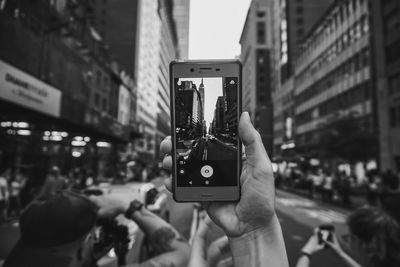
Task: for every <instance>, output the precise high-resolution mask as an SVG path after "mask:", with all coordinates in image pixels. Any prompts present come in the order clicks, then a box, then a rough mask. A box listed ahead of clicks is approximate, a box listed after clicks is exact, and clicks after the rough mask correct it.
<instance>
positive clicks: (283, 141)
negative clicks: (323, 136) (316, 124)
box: [270, 0, 333, 154]
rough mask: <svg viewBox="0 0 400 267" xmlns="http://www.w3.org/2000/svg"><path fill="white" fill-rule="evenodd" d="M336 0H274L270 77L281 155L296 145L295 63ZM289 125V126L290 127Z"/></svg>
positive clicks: (277, 151) (276, 148)
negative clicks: (311, 32) (304, 43)
mask: <svg viewBox="0 0 400 267" xmlns="http://www.w3.org/2000/svg"><path fill="white" fill-rule="evenodd" d="M332 2H333V0H307V1H298V0H272V1H271V3H270V4H271V10H273V12H272V16H271V18H272V19H271V21H270V24H271V27H272V40H273V49H272V55H271V68H272V72H271V73H272V74H271V80H272V91H273V103H274V116H273V121H274V126H273V128H274V152H275V154H281V152H282V151H281V146H282V145H283V148H285V149H284V150H286V148H287V147H288V148H292V147H293V145H292V144H293V135H289V136H290V138H288V137H287V136H288V135H287V133H288V131H289V130H291V131H292V130H293V127H292V126H293V122H294V98H293V96H294V94H293V90H294V84H293V77H292V76H293V75H294V73H293V72H294V62H295V60H296V58H297V57H298V55H299V52H300V49H301V44H302V41H303V39H304V38H305V36H306V34H307V33H308V32H309V31H310V30H311V28H312V27H313V26H314V25H315V23H316V22H317V20H318V19H319V18H320V17H321V16H322V14H324V12H325V10H326V9H327V8H328V7H329V5H330V4H331V3H332ZM287 127H289V128H290V129H288V130H285V129H287Z"/></svg>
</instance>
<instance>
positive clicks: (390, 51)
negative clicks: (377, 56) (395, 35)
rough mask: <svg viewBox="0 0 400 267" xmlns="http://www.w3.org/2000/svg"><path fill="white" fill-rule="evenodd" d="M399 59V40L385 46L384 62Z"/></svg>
mask: <svg viewBox="0 0 400 267" xmlns="http://www.w3.org/2000/svg"><path fill="white" fill-rule="evenodd" d="M398 60H400V40H398V41H396V42H394V43H392V44H390V45H388V46H386V63H388V64H392V63H394V62H396V61H398Z"/></svg>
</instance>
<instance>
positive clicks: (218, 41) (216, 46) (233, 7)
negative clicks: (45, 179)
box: [189, 0, 251, 59]
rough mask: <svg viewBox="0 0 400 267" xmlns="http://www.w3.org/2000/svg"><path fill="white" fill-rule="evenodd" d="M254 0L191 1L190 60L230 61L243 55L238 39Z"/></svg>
mask: <svg viewBox="0 0 400 267" xmlns="http://www.w3.org/2000/svg"><path fill="white" fill-rule="evenodd" d="M250 1H251V0H191V2H190V24H189V58H190V59H231V58H235V57H236V56H238V55H240V45H239V39H240V35H241V33H242V29H243V25H244V21H245V19H246V15H247V11H248V9H249V6H250Z"/></svg>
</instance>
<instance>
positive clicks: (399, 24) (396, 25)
mask: <svg viewBox="0 0 400 267" xmlns="http://www.w3.org/2000/svg"><path fill="white" fill-rule="evenodd" d="M399 12H400V11H399V10H398V9H394V10H393V11H392V12H391V13H390V14H388V15H387V16H385V18H384V21H383V27H384V31H385V33H386V34H390V33H396V32H399V31H400V14H399Z"/></svg>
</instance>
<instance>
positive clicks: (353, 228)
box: [296, 207, 400, 267]
mask: <svg viewBox="0 0 400 267" xmlns="http://www.w3.org/2000/svg"><path fill="white" fill-rule="evenodd" d="M347 227H348V230H349V233H348V234H346V235H344V236H343V237H342V239H343V240H344V241H345V242H347V243H348V247H349V248H350V249H351V251H352V252H353V253H357V254H359V255H360V256H361V261H362V262H361V264H360V263H358V262H356V261H355V260H354V259H352V258H351V257H350V256H349V255H348V254H347V253H346V252H345V251H344V250H343V249H342V247H341V246H340V244H339V242H338V240H337V237H336V235H335V234H334V233H332V241H329V240H324V239H323V240H322V243H320V242H319V240H318V229H315V230H314V234H313V235H312V236H311V237H310V239H309V241H308V242H307V244H306V245H305V246H304V247H303V248H302V250H301V256H300V258H299V260H298V262H297V265H296V266H297V267H308V266H310V261H311V259H312V256H313V255H314V254H315V253H317V252H319V251H322V250H324V249H330V250H332V251H333V252H334V255H336V256H337V257H339V258H340V259H342V260H343V262H344V263H345V264H346V266H351V267H361V266H368V267H386V266H388V267H389V266H393V267H394V266H400V253H399V248H400V226H399V223H398V222H397V221H396V220H395V219H394V218H392V217H391V216H389V215H388V214H387V213H386V212H384V211H383V210H381V209H379V208H374V207H363V208H360V209H358V210H356V211H354V212H353V213H351V214H350V215H349V217H348V218H347Z"/></svg>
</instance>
